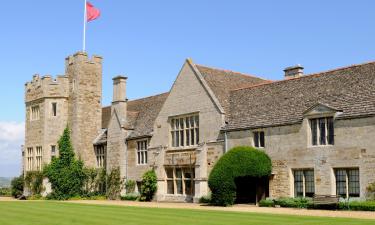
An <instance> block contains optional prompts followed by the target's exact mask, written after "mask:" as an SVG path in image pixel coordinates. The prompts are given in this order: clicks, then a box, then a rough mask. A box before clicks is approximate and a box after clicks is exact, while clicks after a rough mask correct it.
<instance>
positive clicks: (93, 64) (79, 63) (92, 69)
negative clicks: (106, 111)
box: [65, 52, 102, 167]
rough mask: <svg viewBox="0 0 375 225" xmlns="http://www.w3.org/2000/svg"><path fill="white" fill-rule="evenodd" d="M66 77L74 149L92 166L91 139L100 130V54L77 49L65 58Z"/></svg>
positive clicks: (92, 149) (93, 155) (86, 163)
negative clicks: (88, 53)
mask: <svg viewBox="0 0 375 225" xmlns="http://www.w3.org/2000/svg"><path fill="white" fill-rule="evenodd" d="M65 64H66V71H65V74H66V76H68V79H69V106H68V115H69V116H68V118H69V119H68V124H69V127H70V129H71V137H72V143H73V147H74V150H75V152H76V155H77V156H78V158H80V159H81V160H83V161H84V163H85V165H86V166H89V167H95V166H96V158H95V152H94V146H93V141H94V139H95V138H96V137H97V135H98V134H99V132H100V130H101V120H102V105H101V100H102V58H101V57H100V56H93V57H92V58H91V59H89V58H88V56H87V54H86V53H83V52H78V53H76V54H74V55H73V56H69V57H68V58H66V62H65Z"/></svg>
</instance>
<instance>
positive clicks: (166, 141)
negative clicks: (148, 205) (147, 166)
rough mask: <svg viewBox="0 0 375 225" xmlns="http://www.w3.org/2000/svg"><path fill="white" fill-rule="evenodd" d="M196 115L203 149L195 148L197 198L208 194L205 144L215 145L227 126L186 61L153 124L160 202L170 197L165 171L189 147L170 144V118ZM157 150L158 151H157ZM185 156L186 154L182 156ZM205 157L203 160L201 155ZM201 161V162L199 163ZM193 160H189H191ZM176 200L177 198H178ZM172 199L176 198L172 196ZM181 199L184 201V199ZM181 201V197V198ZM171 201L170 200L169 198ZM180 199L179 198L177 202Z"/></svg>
mask: <svg viewBox="0 0 375 225" xmlns="http://www.w3.org/2000/svg"><path fill="white" fill-rule="evenodd" d="M192 113H196V114H198V115H199V142H200V143H201V145H202V146H201V147H197V148H195V149H193V150H194V151H197V152H196V153H195V155H196V159H197V161H196V163H195V168H196V169H195V175H196V177H197V176H199V179H200V180H199V181H197V182H196V185H195V196H196V197H200V196H202V195H206V194H207V192H208V189H207V176H208V174H207V160H203V159H207V150H206V147H205V143H209V142H215V141H216V140H217V139H218V137H219V135H220V128H221V127H222V126H223V125H224V119H223V118H224V117H223V114H221V112H220V110H219V109H218V108H217V106H216V105H215V103H214V101H213V100H212V99H211V97H210V96H209V94H208V92H207V90H206V89H205V88H204V86H203V84H202V82H201V80H200V78H199V75H198V74H196V73H195V72H194V70H193V68H192V66H191V65H190V64H189V63H188V62H187V63H185V64H184V66H183V67H182V69H181V71H180V73H179V75H178V77H177V79H176V81H175V82H174V84H173V87H172V89H171V91H170V93H169V96H168V98H167V100H166V101H165V103H164V105H163V107H162V109H161V111H160V113H159V115H158V117H157V119H156V122H155V124H154V133H153V137H152V139H151V142H150V148H151V149H154V150H151V151H155V152H157V153H156V154H155V161H154V162H153V163H154V164H155V169H156V172H157V176H158V179H159V181H158V193H157V199H158V200H165V198H166V197H171V196H167V195H166V193H167V190H166V182H165V176H166V175H165V168H164V166H165V165H166V164H168V160H169V159H170V157H171V156H169V155H170V154H172V152H173V151H181V152H184V151H186V150H187V149H186V148H179V149H176V148H172V147H171V144H170V141H171V138H170V127H169V126H170V125H169V124H170V119H171V118H172V117H173V116H179V115H185V114H186V115H187V114H192ZM156 149H158V150H156ZM181 154H183V153H181ZM201 155H202V156H204V157H200V156H201ZM198 159H202V160H200V161H198ZM189 160H190V158H189ZM175 197H176V198H177V196H175ZM172 198H173V196H172ZM182 198H184V197H183V196H182ZM179 199H180V198H179ZM168 200H171V199H168ZM177 200H178V199H177Z"/></svg>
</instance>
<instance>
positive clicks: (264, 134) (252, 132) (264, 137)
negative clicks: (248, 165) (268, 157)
mask: <svg viewBox="0 0 375 225" xmlns="http://www.w3.org/2000/svg"><path fill="white" fill-rule="evenodd" d="M255 133H259V134H260V133H263V146H260V145H261V142H260V139H261V138H260V135H259V134H258V145H259V146H258V147H257V146H256V142H255ZM251 134H252V141H251V142H252V145H253V146H254V147H255V148H260V149H263V148H265V147H266V132H265V130H264V129H255V130H252V131H251Z"/></svg>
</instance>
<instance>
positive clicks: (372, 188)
mask: <svg viewBox="0 0 375 225" xmlns="http://www.w3.org/2000/svg"><path fill="white" fill-rule="evenodd" d="M366 191H367V194H366V195H367V196H366V198H367V199H368V200H375V182H374V183H371V184H369V186H367V188H366Z"/></svg>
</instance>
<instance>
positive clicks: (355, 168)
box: [332, 167, 361, 198]
mask: <svg viewBox="0 0 375 225" xmlns="http://www.w3.org/2000/svg"><path fill="white" fill-rule="evenodd" d="M338 170H344V171H346V178H345V188H346V197H345V198H348V197H349V198H353V197H354V198H357V197H358V198H359V197H361V186H360V185H361V173H360V168H359V167H334V168H332V172H333V179H334V180H333V190H334V193H335V195H339V194H337V177H336V171H338ZM350 170H357V171H358V189H359V191H358V194H356V195H355V196H351V195H350V193H349V178H348V177H349V175H348V171H350Z"/></svg>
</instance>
